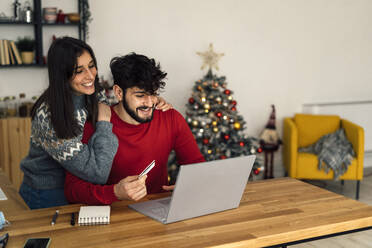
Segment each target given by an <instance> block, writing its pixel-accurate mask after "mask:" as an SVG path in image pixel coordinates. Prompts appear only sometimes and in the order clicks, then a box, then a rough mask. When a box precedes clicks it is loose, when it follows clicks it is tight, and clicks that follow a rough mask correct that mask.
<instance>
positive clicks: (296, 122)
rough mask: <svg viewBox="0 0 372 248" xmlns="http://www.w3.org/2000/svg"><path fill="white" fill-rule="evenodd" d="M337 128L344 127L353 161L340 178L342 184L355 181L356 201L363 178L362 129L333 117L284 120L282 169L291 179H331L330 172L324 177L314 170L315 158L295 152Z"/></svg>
mask: <svg viewBox="0 0 372 248" xmlns="http://www.w3.org/2000/svg"><path fill="white" fill-rule="evenodd" d="M340 127H342V128H344V130H345V134H346V137H347V138H348V140H349V141H350V142H351V144H352V145H353V148H354V151H355V154H356V158H355V159H353V161H352V163H351V165H350V166H349V168H348V170H347V172H346V173H345V174H344V175H342V176H341V177H340V179H341V180H342V183H343V180H357V189H356V199H359V188H360V180H362V179H363V159H364V130H363V128H362V127H360V126H358V125H356V124H354V123H352V122H350V121H348V120H345V119H341V118H340V117H339V116H337V115H310V114H296V115H295V116H294V118H284V125H283V163H284V167H285V169H286V173H287V174H288V175H289V176H290V177H292V178H298V179H323V180H332V179H333V177H334V173H333V171H330V172H329V173H328V174H326V173H325V172H324V171H323V170H318V159H317V156H316V155H314V154H310V153H299V152H298V149H299V148H302V147H306V146H309V145H311V144H313V143H315V142H316V141H317V140H318V139H320V137H322V136H323V135H326V134H329V133H332V132H334V131H336V130H337V129H339V128H340Z"/></svg>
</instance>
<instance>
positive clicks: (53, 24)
mask: <svg viewBox="0 0 372 248" xmlns="http://www.w3.org/2000/svg"><path fill="white" fill-rule="evenodd" d="M41 25H43V26H79V25H80V22H77V23H41Z"/></svg>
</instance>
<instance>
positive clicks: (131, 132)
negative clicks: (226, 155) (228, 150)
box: [65, 108, 205, 205]
mask: <svg viewBox="0 0 372 248" xmlns="http://www.w3.org/2000/svg"><path fill="white" fill-rule="evenodd" d="M111 123H112V124H113V129H112V132H113V133H114V134H115V135H116V136H117V137H118V140H119V148H118V151H117V153H116V155H115V158H114V161H113V164H112V168H111V173H110V175H109V178H108V180H107V183H106V185H96V184H92V183H89V182H87V181H84V180H82V179H80V178H78V177H76V176H74V175H72V174H71V173H69V172H68V171H66V180H65V196H66V198H67V200H68V201H69V202H71V203H85V204H92V205H93V204H111V203H112V202H115V201H118V199H117V198H116V196H115V194H114V184H116V183H118V182H119V181H120V180H121V179H123V178H125V177H127V176H133V175H139V174H140V173H141V171H142V170H143V169H144V168H145V167H146V166H147V165H148V164H150V163H151V161H153V160H155V163H156V165H155V167H154V168H153V169H152V170H151V171H150V172H149V173H148V174H147V179H146V187H147V193H148V194H152V193H159V192H162V191H163V190H162V186H163V185H168V173H167V162H168V156H169V153H170V152H171V150H173V149H174V150H175V152H176V155H177V160H178V163H179V164H181V165H182V164H192V163H198V162H204V161H205V160H204V157H203V155H202V154H201V153H200V151H199V148H198V145H197V144H196V142H195V139H194V136H193V135H192V133H191V131H190V128H189V127H188V125H187V123H186V121H185V120H184V118H183V117H182V115H181V114H180V113H178V112H177V111H176V110H173V109H172V110H168V111H165V112H163V111H159V110H154V116H153V119H152V121H151V122H148V123H143V124H139V125H132V124H128V123H126V122H124V121H123V120H121V119H120V117H119V116H118V115H117V114H116V113H115V111H114V110H113V108H111ZM93 133H94V129H93V126H92V124H91V123H88V122H87V123H86V124H85V127H84V134H83V139H82V141H83V143H88V141H89V138H90V137H91V136H92V135H93Z"/></svg>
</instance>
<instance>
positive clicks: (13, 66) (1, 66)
mask: <svg viewBox="0 0 372 248" xmlns="http://www.w3.org/2000/svg"><path fill="white" fill-rule="evenodd" d="M19 67H24V68H32V67H34V68H42V67H46V65H45V64H21V65H0V69H2V68H7V69H9V68H19Z"/></svg>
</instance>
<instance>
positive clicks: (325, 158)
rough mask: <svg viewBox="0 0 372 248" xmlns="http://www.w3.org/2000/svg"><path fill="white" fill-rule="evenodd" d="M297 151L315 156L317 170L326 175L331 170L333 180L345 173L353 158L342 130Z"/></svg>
mask: <svg viewBox="0 0 372 248" xmlns="http://www.w3.org/2000/svg"><path fill="white" fill-rule="evenodd" d="M298 151H299V152H307V153H313V154H315V155H317V156H318V161H319V164H318V169H319V170H321V169H323V170H324V171H325V172H326V173H328V172H329V169H332V170H333V171H334V179H335V180H337V179H338V178H339V177H340V176H342V175H343V174H344V173H345V172H346V171H347V169H348V167H349V165H350V164H351V161H352V160H353V157H355V152H354V150H353V146H352V145H351V143H350V141H349V140H348V139H347V138H346V135H345V131H344V129H343V128H340V129H338V130H337V131H336V132H334V133H330V134H327V135H324V136H322V137H321V138H320V139H319V140H318V141H317V142H316V143H314V144H312V145H310V146H307V147H303V148H300V149H298Z"/></svg>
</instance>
